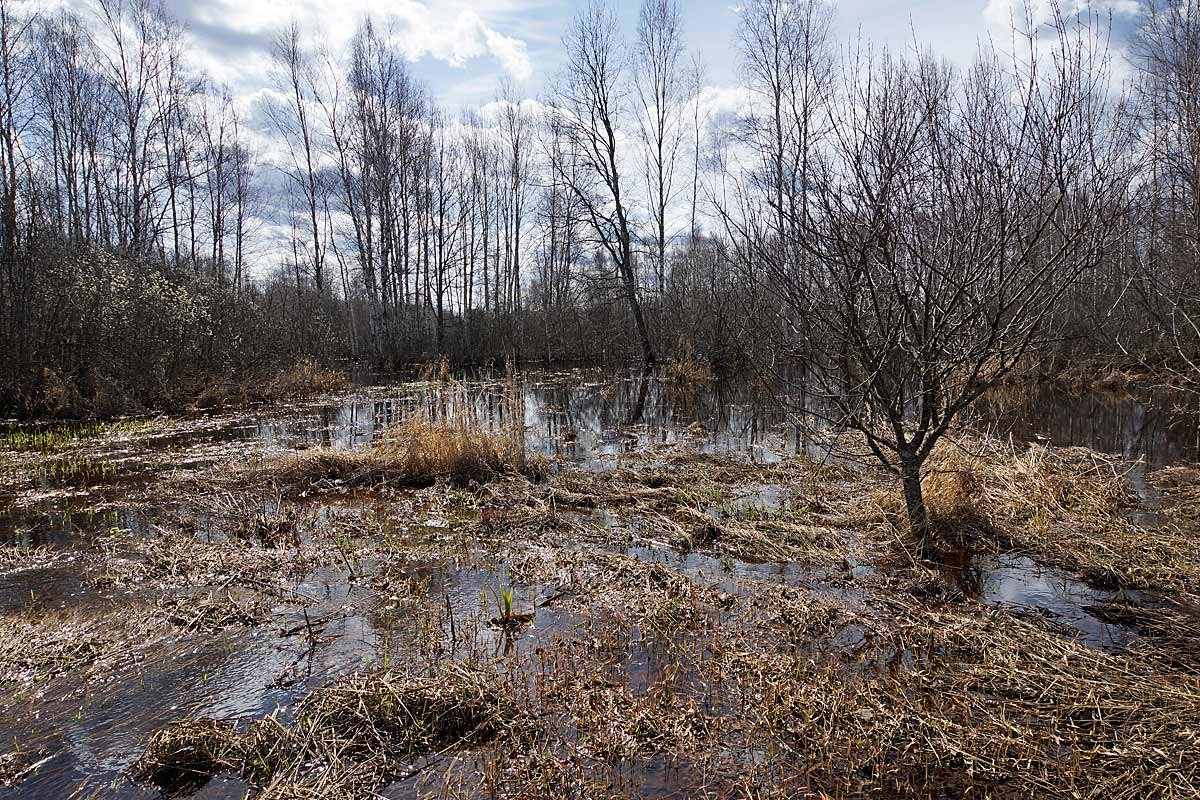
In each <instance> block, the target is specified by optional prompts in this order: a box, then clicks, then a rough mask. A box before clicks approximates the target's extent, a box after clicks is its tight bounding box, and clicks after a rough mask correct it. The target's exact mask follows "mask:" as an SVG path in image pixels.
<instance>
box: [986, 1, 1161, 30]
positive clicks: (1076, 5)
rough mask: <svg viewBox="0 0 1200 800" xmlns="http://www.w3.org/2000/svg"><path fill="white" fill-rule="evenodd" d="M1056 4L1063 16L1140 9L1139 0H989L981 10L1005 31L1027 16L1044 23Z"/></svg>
mask: <svg viewBox="0 0 1200 800" xmlns="http://www.w3.org/2000/svg"><path fill="white" fill-rule="evenodd" d="M1056 5H1057V7H1058V10H1059V12H1060V13H1061V14H1062V15H1063V16H1064V17H1066V18H1068V19H1069V18H1071V17H1073V16H1076V15H1078V14H1089V13H1090V14H1097V15H1099V16H1101V17H1104V16H1108V15H1109V14H1111V15H1112V16H1113V17H1132V16H1136V15H1137V14H1138V12H1139V11H1141V7H1142V5H1141V3H1140V2H1138V0H1061V2H1057V3H1056V2H1055V0H988V4H987V7H986V8H985V9H984V10H983V16H984V19H986V20H987V23H988V25H990V26H991V27H992V28H993V29H997V30H1008V29H1009V27H1010V26H1011V25H1012V24H1013V23H1015V24H1016V25H1017V26H1018V27H1021V25H1022V23H1023V21H1024V20H1025V19H1026V18H1027V17H1028V18H1029V19H1032V21H1033V23H1034V24H1035V25H1045V24H1046V23H1048V22H1050V21H1051V20H1052V19H1053V17H1054V9H1055V6H1056Z"/></svg>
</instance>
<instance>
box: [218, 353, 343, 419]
mask: <svg viewBox="0 0 1200 800" xmlns="http://www.w3.org/2000/svg"><path fill="white" fill-rule="evenodd" d="M350 385H351V384H350V376H349V375H348V374H347V373H346V372H345V371H343V370H337V369H326V368H325V367H322V366H321V365H320V364H319V363H317V362H316V361H314V360H312V359H310V358H305V359H301V360H300V361H298V362H297V363H296V364H294V365H293V366H291V367H288V368H287V369H283V370H280V371H279V372H277V373H275V374H274V375H272V376H271V377H270V378H267V379H265V380H261V381H256V382H246V383H233V384H231V383H214V384H209V385H208V386H206V387H205V388H204V390H203V391H202V392H201V393H200V394H199V396H198V397H197V398H196V407H197V408H204V409H220V408H226V407H228V406H236V405H244V404H246V403H280V402H284V401H289V400H290V401H298V400H311V399H313V398H315V397H323V396H326V395H333V394H340V393H342V392H345V391H347V390H348V389H349V388H350Z"/></svg>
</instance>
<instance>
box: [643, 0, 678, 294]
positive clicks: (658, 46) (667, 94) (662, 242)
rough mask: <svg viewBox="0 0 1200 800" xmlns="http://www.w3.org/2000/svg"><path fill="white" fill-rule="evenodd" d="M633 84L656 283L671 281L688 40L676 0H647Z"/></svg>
mask: <svg viewBox="0 0 1200 800" xmlns="http://www.w3.org/2000/svg"><path fill="white" fill-rule="evenodd" d="M637 33H638V42H637V64H636V70H635V72H634V76H635V78H634V85H635V86H636V88H637V97H638V115H637V118H638V126H639V128H640V131H641V137H642V158H643V162H644V170H645V180H646V191H647V196H648V197H647V199H648V201H649V202H648V206H649V210H650V223H651V225H652V226H653V228H654V234H653V235H654V239H653V245H652V249H651V259H652V261H653V265H654V276H655V279H656V283H655V285H656V288H657V290H658V291H660V292H661V291H662V290H663V287H664V285H665V284H666V274H665V273H666V265H667V242H668V239H669V236H668V233H667V215H668V213H669V209H670V207H671V204H672V201H673V199H674V194H675V189H676V186H675V167H676V164H677V161H678V156H679V148H680V146H681V144H682V142H683V137H684V126H683V118H682V117H683V112H684V101H685V99H686V98H685V95H684V91H685V89H686V82H685V80H684V73H683V66H682V64H681V63H680V60H681V58H682V56H683V40H682V34H681V32H680V19H679V5H678V3H677V2H676V0H643V2H642V9H641V13H640V14H639V16H638V28H637Z"/></svg>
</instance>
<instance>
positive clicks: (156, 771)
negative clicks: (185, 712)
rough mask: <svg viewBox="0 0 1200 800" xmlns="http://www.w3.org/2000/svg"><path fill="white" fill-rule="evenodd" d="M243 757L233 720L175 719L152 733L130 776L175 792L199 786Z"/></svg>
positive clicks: (229, 768)
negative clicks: (231, 721) (176, 720)
mask: <svg viewBox="0 0 1200 800" xmlns="http://www.w3.org/2000/svg"><path fill="white" fill-rule="evenodd" d="M240 761H241V753H240V743H239V741H238V735H237V731H236V730H235V729H234V726H233V724H232V723H229V722H223V721H220V720H214V719H197V720H184V721H180V722H175V723H172V724H171V725H169V726H167V727H166V728H163V729H162V730H160V731H158V732H157V733H155V734H154V735H153V736H151V737H150V741H149V742H148V743H147V745H146V752H145V753H143V754H142V757H141V758H139V759H138V760H137V762H136V763H134V765H133V767H132V768H131V769H130V777H132V778H133V779H134V780H136V781H139V782H145V783H151V784H154V785H155V786H157V787H158V788H160V789H161V790H162V791H163V793H164V794H167V795H172V794H177V793H182V792H186V791H189V790H192V789H196V788H199V787H200V786H202V785H204V784H205V783H206V782H207V781H208V780H209V779H210V778H212V777H213V776H214V775H216V774H217V773H219V772H224V771H226V770H231V769H235V768H236V767H237V766H238V764H239V763H240Z"/></svg>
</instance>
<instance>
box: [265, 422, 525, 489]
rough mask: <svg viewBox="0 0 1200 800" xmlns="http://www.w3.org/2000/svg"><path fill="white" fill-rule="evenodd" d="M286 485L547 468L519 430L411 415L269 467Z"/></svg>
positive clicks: (462, 480) (360, 483) (457, 477)
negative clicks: (344, 445) (345, 446)
mask: <svg viewBox="0 0 1200 800" xmlns="http://www.w3.org/2000/svg"><path fill="white" fill-rule="evenodd" d="M267 469H268V470H269V471H270V472H271V474H272V477H274V478H275V479H276V480H278V481H280V482H281V483H283V484H285V485H291V486H303V487H305V488H310V489H316V490H320V489H332V488H339V487H350V488H354V487H382V486H400V487H414V486H429V485H432V484H433V483H435V482H437V481H439V480H446V481H449V482H451V483H454V484H458V485H465V484H471V483H484V482H486V481H489V480H492V479H493V478H496V477H499V476H502V475H513V474H523V475H528V476H530V477H535V478H537V477H540V476H542V475H543V474H544V471H545V468H544V466H543V465H542V464H541V462H539V461H537V460H536V459H532V458H529V457H528V456H527V455H526V453H525V445H524V436H523V431H515V430H514V431H490V430H484V429H481V428H480V427H479V426H478V425H477V424H476V423H475V422H474V421H473V420H472V419H470V418H469V416H468V415H466V414H462V413H459V414H451V415H449V416H447V417H443V418H437V419H435V418H433V417H431V416H429V415H428V414H417V415H413V416H411V417H409V418H407V419H406V420H404V421H403V422H401V423H399V424H398V425H396V426H394V427H392V428H390V429H389V430H388V431H386V432H385V433H384V435H383V436H382V437H381V438H380V439H379V440H378V441H376V442H374V443H372V444H370V445H368V446H365V447H358V448H352V449H349V450H333V449H326V448H322V449H312V450H304V451H301V452H299V453H297V454H295V455H294V456H288V457H285V458H283V459H280V460H278V461H276V462H274V463H272V464H269V465H268V466H267Z"/></svg>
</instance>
